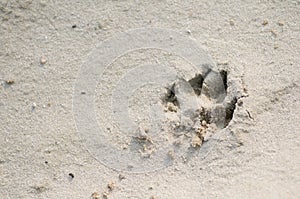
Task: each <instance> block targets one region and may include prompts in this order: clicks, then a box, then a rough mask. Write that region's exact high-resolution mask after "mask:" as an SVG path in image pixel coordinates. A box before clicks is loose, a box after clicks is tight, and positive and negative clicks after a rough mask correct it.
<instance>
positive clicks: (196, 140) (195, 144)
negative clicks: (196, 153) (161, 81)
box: [191, 136, 202, 148]
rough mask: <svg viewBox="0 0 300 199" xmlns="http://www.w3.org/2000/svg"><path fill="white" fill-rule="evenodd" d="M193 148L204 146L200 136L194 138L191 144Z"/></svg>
mask: <svg viewBox="0 0 300 199" xmlns="http://www.w3.org/2000/svg"><path fill="white" fill-rule="evenodd" d="M191 145H192V147H194V148H196V147H200V146H201V145H202V140H201V139H200V138H199V137H198V136H194V137H193V139H192V143H191Z"/></svg>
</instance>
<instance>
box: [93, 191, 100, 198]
mask: <svg viewBox="0 0 300 199" xmlns="http://www.w3.org/2000/svg"><path fill="white" fill-rule="evenodd" d="M92 199H100V194H99V193H98V192H94V193H92Z"/></svg>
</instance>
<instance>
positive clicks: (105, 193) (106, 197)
mask: <svg viewBox="0 0 300 199" xmlns="http://www.w3.org/2000/svg"><path fill="white" fill-rule="evenodd" d="M108 195H109V193H108V192H106V191H105V192H103V194H102V196H103V198H104V199H108Z"/></svg>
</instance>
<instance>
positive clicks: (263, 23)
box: [261, 20, 269, 26]
mask: <svg viewBox="0 0 300 199" xmlns="http://www.w3.org/2000/svg"><path fill="white" fill-rule="evenodd" d="M268 23H269V22H268V20H264V21H263V22H262V23H261V24H262V25H263V26H265V25H268Z"/></svg>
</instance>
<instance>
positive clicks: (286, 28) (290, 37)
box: [0, 0, 300, 198]
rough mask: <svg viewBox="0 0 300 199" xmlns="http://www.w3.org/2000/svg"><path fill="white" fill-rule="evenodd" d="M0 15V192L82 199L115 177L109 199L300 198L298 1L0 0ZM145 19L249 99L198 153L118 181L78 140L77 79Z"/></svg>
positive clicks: (144, 23) (10, 195)
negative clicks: (178, 37)
mask: <svg viewBox="0 0 300 199" xmlns="http://www.w3.org/2000/svg"><path fill="white" fill-rule="evenodd" d="M0 15H1V25H0V26H1V28H0V35H1V37H0V44H1V47H0V79H1V82H2V83H1V87H0V99H1V100H0V116H1V120H0V146H1V147H0V197H1V198H89V197H91V195H92V193H94V192H99V194H100V195H102V193H103V192H105V191H108V188H107V184H109V183H110V182H115V188H114V189H113V190H112V191H111V192H109V198H150V197H151V196H153V197H155V198H175V197H176V198H200V197H201V198H297V197H299V195H300V191H299V190H300V177H299V176H300V156H299V153H300V141H299V138H298V137H299V132H300V125H299V121H300V116H299V111H300V100H299V98H300V87H299V85H300V79H299V74H300V67H299V64H300V58H299V54H300V48H299V43H300V36H299V35H300V29H299V27H300V24H299V22H300V2H299V1H297V0H294V1H293V0H291V1H264V2H259V1H243V2H241V1H239V2H238V1H207V2H198V1H184V2H181V1H153V2H148V3H146V2H135V1H102V2H96V1H82V2H68V1H57V2H56V1H51V2H47V1H28V0H27V1H16V2H15V1H6V0H2V1H1V2H0ZM141 27H161V28H167V29H173V30H175V31H178V32H182V33H183V34H187V35H188V36H190V37H192V38H194V39H195V40H196V42H197V43H198V44H199V45H201V46H202V47H203V48H204V49H205V50H206V52H207V53H208V54H210V55H211V56H212V58H213V60H214V61H215V62H216V63H217V64H218V65H219V66H220V67H221V66H223V65H225V66H226V67H227V68H228V69H229V71H230V75H231V78H239V79H242V80H243V83H244V85H245V87H246V88H247V92H248V94H249V97H248V98H245V99H244V104H243V107H242V108H241V109H238V110H236V112H235V115H234V117H233V120H232V122H231V124H230V125H229V127H228V129H227V130H226V131H224V132H223V134H222V136H221V137H220V140H219V143H218V144H217V145H216V147H214V149H213V150H212V151H211V152H210V154H209V156H207V157H206V158H205V159H204V160H202V159H201V160H200V159H199V158H197V157H192V158H190V160H189V161H187V162H184V161H178V162H176V163H175V164H174V165H173V166H170V167H168V168H166V169H163V170H161V171H157V172H153V173H146V174H130V173H121V174H122V175H124V177H125V179H122V180H120V179H119V175H120V172H117V171H113V170H112V169H110V168H107V167H105V166H103V165H102V164H100V163H99V162H98V161H97V160H95V159H94V158H93V157H91V155H90V154H89V153H88V152H87V150H86V148H85V145H84V143H83V141H82V140H81V139H80V138H79V136H78V134H77V131H76V126H75V121H74V118H73V109H72V95H73V86H74V83H75V81H76V78H77V74H78V72H79V70H80V67H81V66H82V63H83V62H84V60H85V59H86V58H87V56H88V53H89V52H90V51H91V50H92V49H94V48H95V46H96V45H97V44H98V43H99V42H101V41H103V40H105V39H107V38H109V37H111V36H113V35H114V34H116V33H119V32H123V31H126V30H128V29H133V28H141ZM41 58H43V59H45V60H46V63H45V64H44V65H41V63H40V61H41ZM45 60H43V61H45ZM12 80H13V81H12ZM145 97H146V96H145ZM33 106H34V107H35V108H34V109H33ZM245 111H246V112H247V111H248V112H249V113H250V115H251V117H252V118H253V119H251V118H249V117H248V116H247V114H245V113H246V112H245ZM70 173H72V174H73V176H74V178H72V177H71V176H72V175H69V174H70Z"/></svg>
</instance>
